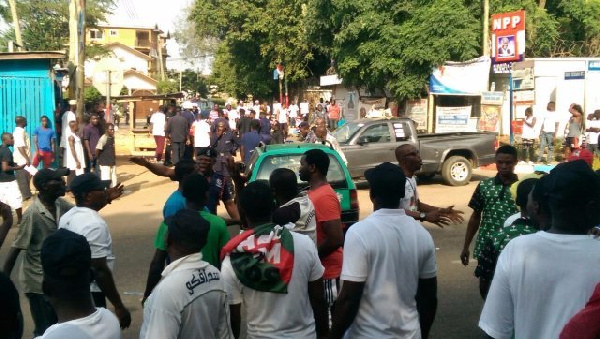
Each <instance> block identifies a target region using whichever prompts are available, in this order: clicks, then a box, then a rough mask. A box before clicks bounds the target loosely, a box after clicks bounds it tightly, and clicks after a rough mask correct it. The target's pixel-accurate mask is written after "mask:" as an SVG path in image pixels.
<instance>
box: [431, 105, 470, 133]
mask: <svg viewBox="0 0 600 339" xmlns="http://www.w3.org/2000/svg"><path fill="white" fill-rule="evenodd" d="M435 114H436V123H435V132H436V133H443V132H467V131H468V130H469V120H470V118H471V106H461V107H440V106H438V107H436V108H435Z"/></svg>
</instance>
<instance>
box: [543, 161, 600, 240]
mask: <svg viewBox="0 0 600 339" xmlns="http://www.w3.org/2000/svg"><path fill="white" fill-rule="evenodd" d="M543 183H544V188H545V190H546V196H547V199H548V207H549V208H550V210H551V211H552V228H556V229H559V230H560V231H561V233H567V234H586V233H587V232H588V230H589V229H590V228H592V227H594V226H595V225H598V224H600V177H598V175H596V173H594V171H593V170H592V169H591V168H590V166H589V165H588V164H586V163H585V162H584V161H582V160H578V161H572V162H565V163H561V164H558V165H557V166H556V167H555V168H554V169H553V170H552V171H550V174H548V175H547V176H546V177H545V180H544V182H543Z"/></svg>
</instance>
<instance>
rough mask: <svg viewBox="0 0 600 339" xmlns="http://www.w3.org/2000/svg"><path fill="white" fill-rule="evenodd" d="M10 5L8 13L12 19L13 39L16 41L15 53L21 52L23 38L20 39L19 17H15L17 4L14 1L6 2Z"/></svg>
mask: <svg viewBox="0 0 600 339" xmlns="http://www.w3.org/2000/svg"><path fill="white" fill-rule="evenodd" d="M8 4H9V5H10V13H11V15H12V19H13V26H15V39H16V40H17V45H18V46H17V51H22V50H23V38H22V37H21V26H20V25H19V16H18V15H17V4H16V3H15V0H8Z"/></svg>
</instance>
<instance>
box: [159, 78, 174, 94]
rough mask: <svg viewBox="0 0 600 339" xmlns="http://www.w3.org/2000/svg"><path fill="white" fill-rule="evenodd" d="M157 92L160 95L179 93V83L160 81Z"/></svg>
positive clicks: (170, 80) (168, 80)
mask: <svg viewBox="0 0 600 339" xmlns="http://www.w3.org/2000/svg"><path fill="white" fill-rule="evenodd" d="M156 91H157V92H158V94H167V93H177V92H179V82H176V81H175V80H173V79H167V80H163V81H159V82H158V84H156Z"/></svg>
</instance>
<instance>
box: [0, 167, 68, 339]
mask: <svg viewBox="0 0 600 339" xmlns="http://www.w3.org/2000/svg"><path fill="white" fill-rule="evenodd" d="M68 174H69V173H68V170H51V169H43V170H40V171H38V172H37V173H36V174H35V175H34V176H33V185H34V187H35V188H36V189H37V190H38V192H39V194H38V196H37V197H36V198H35V200H34V201H33V204H32V205H31V206H30V207H29V208H28V209H27V210H26V211H25V213H24V214H23V221H22V222H21V226H20V227H19V230H18V231H17V235H16V236H15V241H14V243H13V245H12V248H11V249H10V251H9V252H8V256H7V258H6V261H5V263H4V272H5V273H6V274H9V275H10V273H11V272H12V270H13V268H14V266H15V262H16V260H17V257H18V256H19V253H20V252H21V251H24V252H25V257H24V258H23V262H22V264H21V268H20V270H19V277H20V280H21V289H22V291H23V293H25V295H26V296H27V299H29V308H30V310H31V317H32V318H33V322H34V324H35V329H34V330H33V335H34V336H38V335H42V333H44V331H45V330H46V329H47V328H48V327H49V326H50V325H52V324H54V323H56V320H57V319H56V313H55V312H54V309H53V308H52V306H50V304H49V303H48V302H47V301H46V299H45V298H44V293H43V291H42V280H43V278H44V277H43V274H42V261H41V258H40V250H41V248H42V244H43V243H44V240H46V238H47V237H48V236H49V235H50V234H52V233H54V232H55V231H56V229H57V228H58V220H59V219H60V217H61V216H62V215H63V214H65V213H67V212H68V211H69V210H70V209H71V208H72V207H73V204H71V203H69V202H68V201H66V200H65V199H63V198H62V197H63V196H64V195H65V192H66V186H65V181H64V179H63V176H66V175H68Z"/></svg>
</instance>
